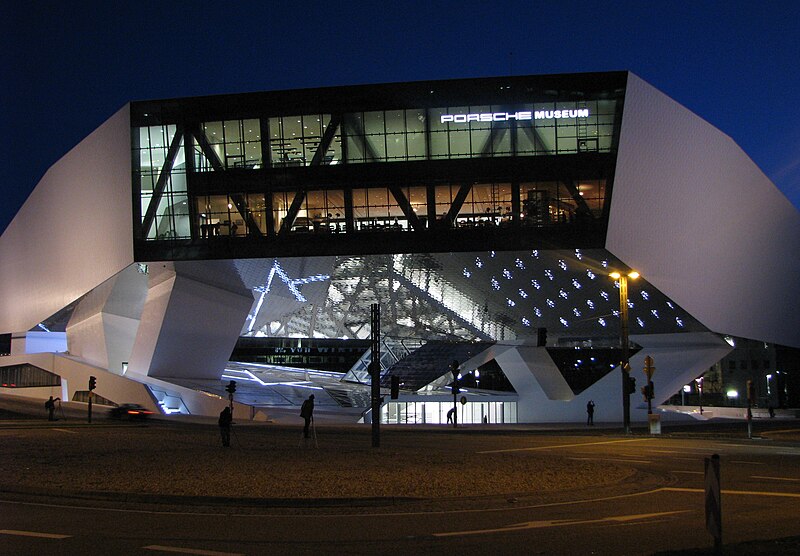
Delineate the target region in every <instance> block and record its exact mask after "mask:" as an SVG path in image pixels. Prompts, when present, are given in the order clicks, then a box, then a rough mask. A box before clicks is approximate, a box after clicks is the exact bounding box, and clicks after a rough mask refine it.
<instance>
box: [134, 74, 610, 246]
mask: <svg viewBox="0 0 800 556" xmlns="http://www.w3.org/2000/svg"><path fill="white" fill-rule="evenodd" d="M502 89H503V88H502V87H501V90H502ZM568 91H569V92H564V91H547V90H543V91H541V92H540V93H539V94H538V96H553V97H556V100H552V101H547V102H544V101H541V100H539V101H534V102H508V103H485V104H481V103H475V104H456V105H452V106H442V105H439V106H433V107H431V106H428V107H421V106H417V107H413V104H414V103H413V102H409V105H410V106H411V107H408V108H394V109H387V110H374V109H370V110H363V111H354V110H353V109H352V108H353V106H349V107H347V105H348V102H345V101H343V99H342V98H339V99H335V101H332V102H331V105H332V106H337V105H338V106H341V107H342V108H343V109H340V110H338V111H337V110H328V111H322V110H309V111H308V112H301V113H297V111H290V110H287V113H288V114H289V115H279V114H270V111H271V110H278V109H280V108H281V106H280V104H281V103H278V104H270V103H269V102H265V103H264V104H263V105H260V104H257V103H255V101H253V102H252V103H251V104H247V102H245V103H244V104H245V105H247V110H246V111H247V112H248V113H250V116H248V117H240V118H236V117H233V118H228V117H222V118H215V119H211V118H203V117H202V116H194V117H186V116H183V115H181V116H174V117H173V118H172V120H173V121H172V122H171V123H164V124H162V125H134V127H133V129H132V139H133V141H132V143H133V150H134V152H133V162H134V175H133V180H134V187H135V188H136V194H137V195H138V197H139V199H140V203H139V206H138V207H137V210H138V211H139V212H138V214H137V218H138V220H139V222H140V223H141V229H140V230H138V232H137V239H141V240H173V241H182V240H196V239H208V238H212V237H272V236H280V235H287V234H299V233H325V234H340V233H348V234H352V233H361V232H374V231H398V232H414V231H422V230H431V229H434V228H436V229H458V228H476V227H491V228H504V227H507V228H515V229H519V228H526V229H534V228H547V227H552V226H559V225H568V224H574V223H576V222H585V221H587V220H593V219H594V220H597V219H601V218H603V217H604V209H605V205H606V198H607V196H608V193H609V190H610V189H609V186H610V183H609V180H610V176H611V175H613V151H614V149H615V139H616V133H617V131H616V130H617V128H618V126H619V118H620V115H621V108H622V103H621V98H622V95H623V91H624V87H623V88H619V89H611V90H603V91H597V92H594V93H592V94H584V93H579V92H575V91H573V90H571V89H569V90H568ZM433 92H434V91H431V93H433ZM457 96H463V95H457ZM483 96H486V95H483ZM497 96H502V95H497ZM531 96H536V95H531ZM559 96H563V97H574V98H573V99H571V100H557V97H559ZM253 98H256V97H255V96H254V97H253ZM191 100H192V99H188V100H187V102H188V103H191ZM238 100H240V99H238V98H237V101H238ZM293 100H294V99H292V98H291V97H290V96H287V98H286V100H285V102H284V104H286V105H288V106H294V105H297V106H299V105H301V103H300V102H299V101H297V102H294V101H293ZM320 102H321V101H320ZM326 102H327V101H326ZM316 104H319V102H317V103H316ZM353 104H358V103H357V102H355V103H353ZM367 104H369V103H367ZM372 104H374V102H372ZM238 106H239V104H238V103H234V104H233V105H232V106H231V107H225V106H224V105H223V104H221V105H220V107H221V108H224V109H225V110H226V111H231V110H234V109H236V110H238V108H236V107H238ZM208 110H209V108H208V106H207V105H204V106H203V108H202V111H203V112H207V111H208ZM244 111H245V110H244V109H242V112H244ZM180 113H181V114H183V113H182V112H180ZM292 114H294V115H292ZM147 116H148V114H142V115H141V119H143V120H144V119H146V118H145V117H147ZM226 116H227V114H226ZM187 151H188V152H190V153H191V156H189V157H188V160H187V157H186V152H187ZM609 154H611V155H612V157H606V158H605V159H603V158H602V156H603V155H609ZM563 155H573V156H580V155H586V156H588V157H589V158H584V159H581V160H583V161H584V162H582V163H581V164H577V165H574V164H572V163H569V164H566V163H560V164H561V168H564V170H563V171H562V170H558V169H556V170H554V169H552V168H548V164H549V163H545V162H544V160H545V159H553V160H558V159H561V157H562V156H563ZM592 157H594V158H592ZM537 158H541V159H542V161H543V163H542V164H540V167H541V169H542V171H533V170H525V171H519V170H518V168H519V167H520V164H524V163H523V162H522V161H524V160H530V159H537ZM497 159H505V160H506V161H508V164H509V166H508V167H507V168H508V169H505V170H504V169H503V168H502V167H501V166H496V167H495V169H494V170H493V171H490V172H482V173H477V174H476V175H475V176H474V178H472V179H464V178H456V177H454V176H452V175H451V176H448V175H447V174H448V173H450V174H452V173H453V170H452V169H453V168H454V167H453V166H449V167H447V168H448V172H445V173H444V174H442V173H441V172H433V171H432V172H430V174H431V176H430V177H426V176H427V175H428V174H429V172H428V171H427V170H421V168H423V167H422V166H419V167H416V168H417V170H409V168H412V167H411V166H402V167H401V166H397V167H395V166H394V165H392V166H391V167H388V166H387V168H386V170H385V171H376V170H374V168H377V167H376V166H375V163H380V164H382V163H391V162H397V163H406V164H408V163H420V162H424V163H425V164H429V165H433V164H436V163H439V162H442V163H445V162H446V161H465V162H466V161H469V164H472V165H476V164H484V165H485V164H486V163H487V161H492V160H497ZM515 160H516V161H517V162H514V161H515ZM565 160H566V159H565ZM601 160H604V161H605V162H602V163H601V162H598V161H601ZM586 161H588V162H586ZM592 161H594V162H592ZM609 161H610V162H609ZM502 164H505V162H503V163H502ZM604 165H605V166H604ZM334 166H335V167H346V166H351V167H352V172H350V173H348V174H343V173H342V171H343V170H341V171H337V172H339V173H335V172H334V168H333V167H334ZM295 168H298V169H297V170H295ZM301 168H305V169H306V170H301ZM312 168H316V169H315V170H312ZM359 168H360V169H359ZM396 168H401V169H400V170H399V171H396ZM426 168H427V167H426ZM430 168H431V169H433V168H435V166H430ZM601 168H605V169H601ZM609 168H611V169H610V170H609ZM282 172H283V173H282ZM297 172H300V173H297ZM302 172H309V173H308V174H307V175H308V176H309V177H310V179H308V180H307V179H305V174H302ZM325 172H328V174H326V173H325ZM455 173H458V172H455ZM461 173H464V172H461ZM480 174H483V175H480ZM359 175H369V179H364V178H359V177H358V176H359ZM325 176H330V178H329V179H326V178H325ZM345 176H351V177H350V178H347V177H345ZM567 176H569V177H567Z"/></svg>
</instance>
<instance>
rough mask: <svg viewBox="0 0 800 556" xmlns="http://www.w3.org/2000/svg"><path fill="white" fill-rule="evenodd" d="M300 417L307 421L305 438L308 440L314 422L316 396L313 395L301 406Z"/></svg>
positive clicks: (304, 428) (304, 427)
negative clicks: (309, 428)
mask: <svg viewBox="0 0 800 556" xmlns="http://www.w3.org/2000/svg"><path fill="white" fill-rule="evenodd" d="M300 417H302V418H303V419H304V420H305V425H303V437H304V438H308V427H309V425H310V424H311V421H313V420H314V394H311V395H310V396H309V397H308V399H307V400H306V401H304V402H303V405H301V406H300Z"/></svg>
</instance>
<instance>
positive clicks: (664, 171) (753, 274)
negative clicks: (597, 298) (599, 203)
mask: <svg viewBox="0 0 800 556" xmlns="http://www.w3.org/2000/svg"><path fill="white" fill-rule="evenodd" d="M743 109H746V107H743ZM798 245H800V212H798V210H797V209H796V208H795V207H794V206H793V205H792V204H791V203H790V202H789V200H788V199H786V197H784V195H783V194H782V193H781V192H780V191H779V190H778V189H777V188H776V187H775V186H774V185H773V184H772V182H770V181H769V179H768V178H767V177H766V176H765V175H764V174H763V172H761V170H759V168H758V167H757V166H756V165H755V164H754V163H753V161H752V160H750V158H749V157H748V156H747V154H745V153H744V152H743V151H742V150H741V149H740V148H739V147H738V146H737V145H736V144H735V143H734V142H733V140H731V139H730V137H728V136H727V135H725V134H723V133H722V132H720V131H719V130H718V129H716V128H714V127H713V126H711V125H710V124H708V123H707V122H705V121H704V120H702V119H701V118H699V117H698V116H696V115H695V114H693V113H692V112H690V111H689V110H687V109H686V108H684V107H683V106H681V105H679V104H678V103H676V102H675V101H673V100H672V99H670V98H668V97H667V96H666V95H664V94H663V93H661V92H660V91H658V90H656V89H655V88H653V87H652V86H650V85H648V84H647V83H645V82H644V81H642V80H641V79H640V78H638V77H636V76H635V75H629V78H628V88H627V93H626V95H625V109H624V115H623V120H622V134H621V138H620V145H619V155H618V158H617V169H616V176H615V179H614V190H613V196H612V201H611V213H610V220H609V227H608V236H607V239H606V247H607V249H608V250H609V251H611V253H613V254H614V255H615V256H617V257H619V258H620V259H621V260H622V261H623V262H624V263H626V264H627V265H629V266H630V267H632V268H635V269H636V270H638V271H639V272H641V273H642V276H643V277H644V278H645V279H646V280H647V281H648V282H650V283H651V284H653V286H655V287H656V288H658V289H659V290H661V292H663V293H664V294H666V295H667V296H668V297H670V298H671V299H672V300H673V301H675V302H676V303H678V304H679V305H680V306H681V307H683V308H684V309H685V310H687V311H688V312H689V313H691V314H692V315H693V316H694V317H695V318H697V319H698V320H699V321H700V322H702V323H703V324H704V325H705V326H707V327H708V328H709V329H711V330H713V331H715V332H718V333H721V334H730V335H733V336H740V337H743V338H752V339H758V340H765V341H769V342H775V343H779V344H783V345H788V346H793V347H800V296H798V295H797V293H796V290H795V283H796V282H797V277H798V276H800V250H799V249H797V246H798Z"/></svg>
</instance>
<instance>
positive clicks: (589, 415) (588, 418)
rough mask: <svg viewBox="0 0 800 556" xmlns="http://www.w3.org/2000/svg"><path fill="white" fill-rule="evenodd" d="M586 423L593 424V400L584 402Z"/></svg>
mask: <svg viewBox="0 0 800 556" xmlns="http://www.w3.org/2000/svg"><path fill="white" fill-rule="evenodd" d="M586 424H587V425H594V400H589V403H587V404H586Z"/></svg>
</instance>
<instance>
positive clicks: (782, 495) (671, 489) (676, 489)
mask: <svg viewBox="0 0 800 556" xmlns="http://www.w3.org/2000/svg"><path fill="white" fill-rule="evenodd" d="M659 490H662V491H664V492H696V493H705V490H704V489H702V488H679V487H664V488H661V489H659ZM720 492H722V494H743V495H746V496H773V497H776V498H800V492H798V493H794V492H768V491H759V490H722V491H720Z"/></svg>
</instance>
